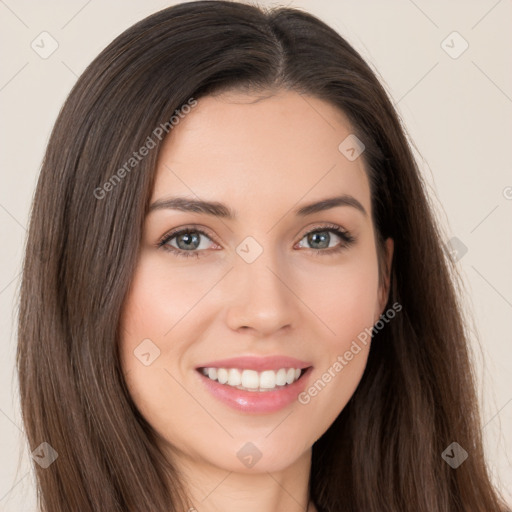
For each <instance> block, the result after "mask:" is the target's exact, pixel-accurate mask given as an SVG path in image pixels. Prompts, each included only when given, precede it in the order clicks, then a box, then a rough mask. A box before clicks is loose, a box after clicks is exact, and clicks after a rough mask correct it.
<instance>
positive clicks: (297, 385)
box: [196, 367, 313, 414]
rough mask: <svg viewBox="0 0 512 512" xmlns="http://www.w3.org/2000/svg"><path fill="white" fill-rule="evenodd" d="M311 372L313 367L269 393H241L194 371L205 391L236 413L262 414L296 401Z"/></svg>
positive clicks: (241, 391)
mask: <svg viewBox="0 0 512 512" xmlns="http://www.w3.org/2000/svg"><path fill="white" fill-rule="evenodd" d="M312 370H313V367H309V368H308V369H307V370H306V371H305V372H304V374H303V375H302V376H301V377H300V379H299V380H297V381H295V382H294V383H293V384H288V385H287V386H285V387H283V388H278V389H275V390H271V391H243V390H241V389H237V388H234V387H232V386H228V385H227V384H220V383H219V382H218V381H216V380H212V379H209V378H208V377H206V376H205V375H203V374H202V373H201V372H200V371H197V370H196V372H197V374H198V375H199V376H200V377H201V380H202V381H203V382H204V385H205V386H206V389H207V390H208V391H209V392H210V393H211V394H212V395H213V396H214V397H215V398H217V399H218V400H220V401H221V402H223V403H225V404H226V405H229V406H230V407H232V408H233V409H236V410H237V411H242V412H246V413H256V414H258V413H259V414H264V413H271V412H276V411H280V410H281V409H284V408H285V407H288V406H289V405H290V404H292V403H293V402H294V401H295V400H297V396H298V395H299V394H300V393H302V392H303V391H304V388H305V387H306V381H307V379H308V377H309V375H310V373H311V371H312Z"/></svg>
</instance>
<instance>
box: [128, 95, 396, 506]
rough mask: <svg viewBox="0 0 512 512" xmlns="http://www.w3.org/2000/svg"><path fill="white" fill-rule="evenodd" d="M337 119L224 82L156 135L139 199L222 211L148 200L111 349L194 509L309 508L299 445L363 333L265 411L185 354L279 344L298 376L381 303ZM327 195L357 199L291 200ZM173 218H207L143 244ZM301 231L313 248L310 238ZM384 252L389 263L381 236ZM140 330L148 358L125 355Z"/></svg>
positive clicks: (306, 465)
mask: <svg viewBox="0 0 512 512" xmlns="http://www.w3.org/2000/svg"><path fill="white" fill-rule="evenodd" d="M306 100H307V101H306ZM351 133H352V129H351V127H350V124H349V122H348V120H347V118H346V117H345V116H344V115H343V114H342V113H341V112H340V111H339V110H338V109H336V108H335V107H333V106H331V105H330V104H328V103H325V102H324V101H322V100H319V99H317V98H314V97H311V96H308V97H302V96H300V95H299V94H297V93H294V92H289V91H277V92H276V93H274V94H271V93H267V94H265V95H261V94H260V95H247V94H243V93H237V92H229V93H224V94H222V95H219V96H215V97H213V96H209V97H205V98H201V99H200V100H199V102H198V105H197V106H196V107H195V108H194V109H193V110H192V111H191V112H190V113H189V114H188V115H187V116H186V117H185V118H184V119H182V120H181V121H180V123H179V124H178V125H177V126H175V128H174V129H173V130H172V132H171V136H170V137H168V138H167V140H166V141H165V142H164V145H163V148H162V151H161V153H160V155H159V161H158V167H157V174H156V182H155V187H154V190H153V195H152V198H151V203H153V202H155V201H158V200H162V199H167V198H169V197H171V196H186V197H187V198H190V199H201V200H207V201H216V202H220V203H223V204H225V205H226V206H228V207H229V208H230V209H232V210H234V211H235V212H236V214H237V216H236V219H234V220H230V219H226V218H220V217H215V216H212V215H208V214H206V213H202V212H188V211H187V212H186V211H178V210H175V209H168V208H159V209H154V210H153V211H151V212H150V213H149V214H148V215H147V218H146V223H145V226H144V234H143V241H142V246H141V250H140V255H139V260H138V264H137V268H136V271H135V275H134V280H133V284H132V287H131V290H130V293H129V295H128V297H127V300H126V303H125V306H124V310H123V317H122V333H123V334H122V339H121V346H120V353H121V359H122V366H123V370H124V372H125V375H126V380H127V384H128V387H129V390H130V393H131V396H132V398H133V400H134V403H135V404H136V406H137V407H138V409H139V410H140V412H141V414H142V415H143V416H144V417H145V419H146V420H147V421H148V422H149V423H150V424H151V425H152V426H153V428H154V429H155V430H156V431H157V432H158V434H159V436H160V438H161V441H160V443H161V447H162V449H163V450H164V451H165V452H166V453H167V454H168V456H169V458H170V459H171V460H172V461H173V462H174V463H175V464H176V466H177V467H178V468H179V469H180V470H181V471H182V472H183V475H184V477H185V479H186V481H187V482H188V486H189V491H190V496H191V498H192V503H191V505H190V506H191V507H194V508H195V509H197V511H198V512H221V511H222V512H235V511H236V512H238V511H239V510H240V507H241V505H242V504H243V510H244V511H245V512H262V511H265V512H278V511H282V510H286V511H290V512H293V511H295V510H296V511H297V512H299V511H305V510H307V511H308V512H316V508H315V507H314V505H313V504H312V503H309V496H308V479H309V473H310V467H311V453H312V445H313V443H314V442H315V441H316V440H317V439H318V438H320V437H321V436H322V434H323V433H324V432H325V431H326V430H327V429H328V428H329V426H330V425H331V424H332V422H333V421H334V420H335V418H336V417H337V416H338V414H339V413H340V411H342V410H343V408H344V407H345V405H346V404H347V402H348V401H349V399H350V397H351V396H352V395H353V393H354V391H355V389H356V388H357V385H358V383H359V381H360V379H361V377H362V375H363V372H364V369H365V366H366V361H367V356H368V351H369V347H370V344H369V343H368V344H367V345H366V346H362V350H360V352H358V353H357V355H355V356H354V357H353V359H351V360H350V362H348V364H346V365H345V366H344V367H343V369H342V371H339V372H337V373H336V374H335V376H334V377H332V378H331V379H330V382H329V383H328V384H327V385H326V386H325V387H324V388H323V389H322V390H321V391H320V392H318V393H317V394H316V395H315V396H312V397H310V398H311V399H310V401H309V402H308V403H306V404H305V403H300V402H299V401H294V402H293V403H292V404H291V405H290V406H287V407H285V408H284V409H282V410H279V411H277V412H272V413H258V414H248V413H246V412H243V411H238V410H235V409H233V408H231V407H229V406H227V405H226V404H224V403H222V402H220V401H219V400H218V399H217V398H216V397H214V396H212V395H211V394H209V392H207V391H206V390H205V387H204V383H203V382H202V379H203V377H201V376H200V375H199V373H198V371H197V370H196V367H197V365H199V364H200V363H201V362H204V361H209V360H215V359H224V358H230V357H235V356H241V355H252V356H267V355H275V354H279V355H286V356H291V357H296V358H298V359H301V360H304V361H308V362H311V365H312V366H313V370H312V373H311V375H310V376H309V381H308V382H309V385H312V384H313V383H314V382H315V381H317V380H318V379H320V378H321V376H322V375H323V374H324V373H325V372H327V371H328V369H329V368H332V366H333V363H334V362H335V361H336V360H337V357H338V356H339V355H343V354H344V353H345V352H346V351H347V350H349V348H350V346H351V344H352V342H353V340H355V339H356V337H357V336H358V334H360V333H361V332H363V331H364V329H365V328H368V329H371V328H372V326H373V325H374V323H375V322H376V321H377V320H378V319H379V317H380V315H381V314H382V313H383V312H384V308H385V304H386V301H387V295H388V288H389V280H388V279H386V285H385V286H383V287H380V286H379V276H378V266H377V249H376V245H375V232H374V225H373V223H372V219H371V202H370V189H369V183H368V179H367V176H366V172H365V169H364V162H363V159H362V158H357V159H355V160H354V161H350V160H349V159H347V158H346V156H345V155H344V154H342V152H340V151H339V150H338V146H339V144H340V143H341V142H342V141H343V140H344V139H345V138H346V137H347V136H348V135H349V134H351ZM342 194H345V195H348V196H351V197H352V198H354V199H356V200H357V201H358V202H359V204H360V205H361V206H362V208H363V209H364V212H362V211H361V210H360V209H358V208H357V207H354V206H353V205H341V206H336V207H333V208H330V209H327V210H323V211H319V212H316V213H313V214H310V215H307V216H300V215H297V214H296V213H294V212H295V210H296V209H298V208H299V207H301V206H304V205H306V204H309V203H312V202H317V201H320V200H323V199H326V198H331V197H333V196H340V195H342ZM332 225H335V226H339V227H340V228H342V230H343V231H344V232H348V233H349V234H350V235H351V236H352V237H353V238H354V241H353V242H351V243H347V242H346V241H345V240H344V239H343V238H342V237H340V236H339V235H337V234H336V233H335V232H333V231H331V227H332ZM186 227H190V228H191V229H192V230H193V229H200V230H202V231H205V232H206V235H202V234H197V235H196V236H197V237H198V238H196V240H199V242H200V243H198V244H197V245H196V247H192V246H191V245H188V246H186V245H184V241H185V242H188V243H189V244H190V238H188V239H187V240H185V239H184V238H183V235H182V236H181V238H180V237H179V236H178V237H176V236H175V237H174V238H172V239H168V240H166V242H165V245H163V246H160V247H159V246H158V242H159V240H160V239H161V238H162V237H164V235H166V234H168V233H169V232H170V231H171V230H173V229H175V228H186ZM313 230H316V231H318V232H320V233H321V234H322V235H323V237H324V238H323V240H324V241H325V244H324V245H323V246H322V245H321V244H320V245H318V244H317V245H313V244H312V240H311V237H308V236H307V235H308V233H309V232H311V231H313ZM196 233H197V232H196ZM249 236H250V237H252V238H253V239H254V240H255V241H256V242H257V244H258V245H259V246H260V247H261V249H262V252H261V254H260V255H259V256H258V257H257V258H256V259H255V260H254V261H253V262H251V263H248V262H247V261H246V260H244V258H242V257H241V256H240V254H239V253H237V250H236V249H237V247H239V246H240V244H241V243H242V242H243V241H244V240H245V239H246V238H247V237H249ZM189 247H192V249H190V248H189ZM336 247H337V248H338V249H339V250H338V251H336V252H335V249H334V248H336ZM166 248H167V249H168V250H166ZM172 249H174V250H175V251H177V252H181V253H185V252H187V253H188V254H190V253H191V252H194V253H195V254H196V255H198V256H197V257H195V256H194V255H192V256H191V257H181V256H178V255H177V253H176V252H172ZM251 250H254V249H251ZM329 250H330V251H331V252H330V253H329V254H328V253H327V252H326V251H329ZM386 250H387V260H388V262H390V261H391V258H392V254H393V242H392V240H390V239H389V240H388V241H387V243H386ZM386 277H387V276H386ZM144 339H150V340H151V342H152V343H153V344H154V345H155V346H156V347H158V350H159V351H160V352H159V356H158V357H157V358H156V359H155V360H154V362H152V363H151V364H150V365H148V366H146V365H144V364H141V362H140V360H139V359H138V358H137V357H134V350H136V348H137V347H138V346H139V344H140V343H141V341H142V340H144ZM331 373H332V370H331ZM248 442H251V443H252V444H253V445H255V446H256V447H258V450H259V451H260V452H261V458H260V459H259V460H258V462H257V463H256V464H255V465H254V466H253V467H251V468H249V467H246V466H245V465H244V464H243V463H242V462H241V460H240V458H239V457H238V456H237V452H238V451H239V450H240V449H241V448H242V447H243V446H244V445H246V443H248ZM192 510H193V509H192Z"/></svg>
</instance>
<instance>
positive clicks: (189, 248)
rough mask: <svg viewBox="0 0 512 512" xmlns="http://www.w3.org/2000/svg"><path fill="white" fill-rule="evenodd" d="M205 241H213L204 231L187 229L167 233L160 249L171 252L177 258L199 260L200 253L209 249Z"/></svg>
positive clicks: (159, 245)
mask: <svg viewBox="0 0 512 512" xmlns="http://www.w3.org/2000/svg"><path fill="white" fill-rule="evenodd" d="M204 239H208V240H210V241H211V238H210V236H209V235H208V234H207V233H205V232H204V231H203V230H201V229H198V228H194V227H187V228H184V229H179V230H176V231H172V232H171V233H166V234H165V235H164V236H163V238H162V239H161V240H160V241H159V242H158V247H161V248H162V249H164V250H166V251H170V252H172V253H174V254H176V256H182V257H185V258H190V257H196V258H197V257H199V256H200V251H202V250H204V249H208V248H209V247H208V243H204Z"/></svg>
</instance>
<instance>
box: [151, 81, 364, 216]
mask: <svg viewBox="0 0 512 512" xmlns="http://www.w3.org/2000/svg"><path fill="white" fill-rule="evenodd" d="M182 116H183V117H182V118H181V119H180V121H179V123H178V124H177V125H175V126H174V128H173V129H172V131H171V132H170V134H169V135H168V136H167V138H166V139H165V141H164V143H163V146H162V148H161V151H160V155H159V159H158V165H157V174H156V181H155V188H154V192H153V198H152V199H153V200H155V199H159V198H162V197H165V196H166V195H188V196H198V197H200V198H201V199H212V200H220V201H223V202H226V203H228V204H231V205H233V208H234V209H236V210H239V209H244V208H245V209H248V208H258V205H259V206H260V207H261V205H262V204H267V203H269V202H276V204H281V205H283V206H286V205H288V206H289V207H291V206H292V205H294V204H296V203H297V202H298V201H299V200H300V199H301V198H303V199H304V200H305V201H307V202H309V201H310V200H314V199H316V198H323V197H326V196H327V195H329V196H332V195H335V193H346V194H351V195H353V196H355V197H356V198H357V199H358V200H359V201H360V202H361V203H362V204H363V206H364V207H365V209H366V210H367V211H368V212H369V211H370V196H369V186H368V180H367V176H366V172H365V168H364V162H363V159H362V158H357V159H355V160H353V161H351V160H349V159H347V157H346V156H345V155H344V154H343V153H342V152H341V151H340V150H339V145H340V143H342V141H344V140H345V139H346V138H347V137H348V136H349V135H351V134H352V133H353V130H352V128H351V126H350V123H349V121H348V119H347V117H346V116H345V115H344V113H343V112H341V111H340V110H339V109H338V108H336V107H335V106H333V105H331V104H329V103H327V102H325V101H323V100H320V99H318V98H315V97H312V96H305V95H300V94H298V93H296V92H292V91H279V92H277V93H274V94H270V93H266V94H260V95H255V94H251V95H248V94H245V93H238V92H228V93H224V94H222V95H218V96H206V97H203V98H200V99H199V100H198V104H197V106H196V107H194V108H193V109H192V110H191V111H190V112H189V113H188V114H186V115H184V114H182Z"/></svg>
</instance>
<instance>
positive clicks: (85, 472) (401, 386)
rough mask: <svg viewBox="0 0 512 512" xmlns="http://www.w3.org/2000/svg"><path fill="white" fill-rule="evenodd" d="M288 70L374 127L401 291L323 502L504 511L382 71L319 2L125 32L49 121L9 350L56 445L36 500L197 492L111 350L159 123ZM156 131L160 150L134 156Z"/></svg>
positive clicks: (375, 157)
mask: <svg viewBox="0 0 512 512" xmlns="http://www.w3.org/2000/svg"><path fill="white" fill-rule="evenodd" d="M278 88H285V89H290V90H295V91H297V92H299V93H301V94H305V95H313V96H316V97H318V98H320V99H323V100H325V101H327V102H329V103H331V104H333V105H335V106H337V107H339V108H340V109H341V110H342V111H343V112H345V114H346V115H347V116H348V117H349V119H350V121H351V123H352V126H353V127H354V129H355V132H356V133H357V136H358V137H359V138H360V139H361V140H362V141H363V143H364V144H365V147H366V149H365V152H364V154H363V157H364V161H365V166H366V170H367V173H368V177H369V180H370V184H371V195H372V215H373V221H374V223H375V226H376V230H377V233H378V240H377V242H378V250H379V253H380V254H381V255H382V254H383V252H382V251H383V247H382V243H383V240H385V239H386V238H387V237H391V238H393V239H394V242H395V252H394V261H393V265H392V269H391V291H390V295H389V304H394V303H395V302H398V303H399V304H401V305H402V311H401V312H400V314H399V315H397V316H396V318H395V319H394V320H393V321H392V322H389V323H388V324H387V325H386V326H385V327H384V328H383V329H381V330H380V331H379V332H376V333H374V335H373V343H372V345H371V350H370V354H369V359H368V363H367V367H366V370H365V373H364V375H363V378H362V380H361V382H360V384H359V387H358V388H357V390H356V392H355V393H354V395H353V396H352V398H351V400H350V401H349V403H348V404H347V406H346V407H345V408H344V410H343V411H342V412H341V413H340V415H339V416H338V417H337V419H336V420H335V421H334V423H333V424H332V425H331V426H330V428H329V429H328V430H327V432H325V434H324V435H323V436H322V437H321V438H320V439H319V440H318V441H317V442H316V443H315V444H314V446H313V458H312V469H311V476H310V493H311V498H312V499H313V500H314V502H315V503H316V505H317V507H318V508H319V509H320V510H323V511H328V512H338V511H354V512H355V511H361V510H364V511H366V512H384V511H390V512H391V511H393V512H398V511H400V512H402V511H404V510H414V511H415V512H433V511H437V512H455V511H464V512H491V511H496V512H497V511H499V510H501V509H504V507H505V505H504V502H503V501H502V498H501V497H500V496H499V493H498V491H497V490H496V489H495V488H493V485H492V483H491V479H490V476H489V473H488V470H487V468H486V463H485V460H484V454H483V449H482V437H481V430H480V425H481V424H480V419H479V410H478V404H477V396H476V393H475V382H474V376H473V369H472V364H471V360H470V354H469V351H468V334H467V332H466V330H465V327H464V320H463V317H462V313H461V305H460V303H459V298H458V294H457V288H456V283H455V281H454V277H453V272H452V271H453V268H452V267H453V265H452V263H451V262H450V260H449V259H448V256H447V255H446V254H445V252H444V250H443V243H442V237H441V234H440V230H439V228H438V227H437V225H436V221H435V217H434V214H433V211H432V208H431V206H430V205H429V200H428V197H427V195H426V192H425V186H424V184H423V182H422V179H421V176H420V173H419V171H418V168H417V165H416V163H415V161H414V158H413V155H412V153H411V150H410V147H409V145H408V142H407V138H406V135H405V133H404V131H403V129H402V127H401V123H400V121H399V119H398V117H397V114H396V112H395V110H394V108H393V106H392V103H391V102H390V100H389V98H388V96H387V95H386V93H385V91H384V89H383V87H382V86H381V85H380V83H379V81H378V80H377V78H376V77H375V75H374V73H373V72H372V71H371V70H370V68H369V66H368V65H367V64H366V63H365V62H364V61H363V59H362V58H361V57H360V56H359V54H358V53H357V52H356V51H355V50H354V49H353V48H352V47H351V46H350V45H349V44H348V43H347V41H345V40H344V39H343V38H342V37H341V36H340V35H338V34H337V33H336V32H335V31H334V30H332V29H331V28H329V27H328V26H327V25H326V24H324V23H323V22H322V21H320V20H319V19H317V18H315V17H314V16H312V15H310V14H307V13H305V12H302V11H299V10H296V9H289V8H276V9H272V10H265V9H262V8H258V7H255V6H250V5H244V4H239V3H232V2H225V1H212V2H208V1H206V2H204V1H202V2H190V3H183V4H179V5H176V6H173V7H170V8H167V9H164V10H162V11H160V12H157V13H156V14H154V15H152V16H149V17H148V18H146V19H144V20H142V21H141V22H139V23H137V24H136V25H134V26H132V27H130V28H129V29H128V30H126V31H125V32H124V33H122V34H121V35H120V36H119V37H117V38H116V39H115V40H114V41H113V42H112V43H111V44H110V45H109V46H108V47H107V48H105V49H104V50H103V51H102V52H101V53H100V55H99V56H98V57H97V58H96V59H95V60H94V61H93V62H92V63H91V64H90V65H89V67H88V68H87V69H86V70H85V72H84V73H83V74H82V76H81V77H80V78H79V79H78V81H77V83H76V85H75V86H74V88H73V90H72V91H71V93H70V95H69V97H68V99H67V101H66V102H65V105H64V106H63V108H62V110H61V112H60V114H59V117H58V119H57V121H56V123H55V126H54V129H53V132H52V134H51V138H50V141H49V144H48V148H47V151H46V154H45V157H44V162H43V166H42V170H41V174H40V177H39V181H38V185H37V190H36V194H35V198H34V203H33V209H32V213H31V219H30V229H29V234H28V239H27V247H26V256H25V261H24V268H23V280H22V287H21V295H20V310H19V341H18V352H17V369H18V375H19V384H20V395H21V408H22V417H23V422H24V425H25V429H26V435H27V438H28V442H29V444H30V448H31V450H34V449H35V448H36V447H38V446H39V445H40V444H41V443H43V442H46V443H48V444H49V445H50V446H51V447H52V448H53V449H54V450H55V451H56V452H57V453H58V458H57V459H56V460H55V462H53V464H51V465H50V466H49V467H48V468H46V469H43V468H42V467H40V466H39V465H38V464H34V467H35V470H36V476H37V485H38V497H39V506H40V510H41V511H43V512H68V511H69V510H76V511H80V512H93V511H96V512H97V511H100V510H101V511H108V512H116V511H119V512H121V511H122V512H128V511H131V512H135V511H151V512H169V511H177V510H181V511H183V510H187V509H188V507H189V506H190V505H188V504H187V496H186V493H185V491H184V487H183V486H182V485H181V483H180V482H181V480H180V474H179V471H178V468H176V467H173V465H172V464H171V462H170V461H168V460H166V459H165V457H164V456H163V454H162V453H161V452H160V451H159V450H158V449H157V444H156V442H155V432H154V431H153V429H152V428H151V426H150V425H149V424H148V423H147V422H146V421H145V419H144V418H143V417H142V415H141V414H140V413H139V412H138V410H137V409H136V407H135V406H134V404H133V402H132V400H131V399H130V396H129V393H128V391H127V387H126V385H125V382H124V379H123V375H122V371H121V368H120V363H119V357H118V349H117V346H118V343H117V341H118V338H119V325H118V321H119V318H120V314H121V311H122V307H123V301H124V299H125V296H126V293H127V290H128V287H129V285H130V282H131V278H132V275H133V272H134V268H135V265H136V261H137V255H138V247H139V242H140V239H141V233H142V228H143V221H144V217H145V213H146V209H147V207H148V201H149V197H150V194H151V190H152V186H153V181H154V172H155V167H156V159H157V156H158V151H159V148H160V145H161V139H163V137H161V139H160V138H158V137H155V136H154V131H155V129H156V128H157V127H159V126H166V128H167V129H166V130H165V133H167V132H169V134H170V135H169V136H172V130H171V129H170V126H169V120H170V119H171V117H172V116H173V115H176V110H178V111H179V109H180V108H182V106H183V105H185V104H187V103H188V102H190V101H191V99H192V98H193V99H196V100H197V99H199V98H201V97H202V96H205V95H207V94H211V93H213V92H218V91H220V90H228V89H244V90H277V89H278ZM165 123H168V124H167V125H166V124H165ZM152 134H153V135H152ZM149 136H151V137H152V140H153V141H154V143H155V146H156V148H155V149H151V150H150V151H149V152H148V154H147V156H145V157H144V158H141V159H140V160H139V159H137V162H136V163H134V162H133V161H131V160H130V159H131V158H133V153H134V152H136V151H137V150H138V149H139V148H141V147H143V146H144V145H146V144H147V143H148V137H149ZM127 162H130V164H129V166H126V163H127ZM123 166H124V169H125V171H126V172H124V173H123V172H119V169H120V168H123ZM114 175H116V176H117V178H119V179H117V178H116V179H113V176H114ZM105 184H110V185H105ZM452 442H457V443H458V444H459V445H460V446H461V447H462V448H463V449H464V450H465V451H466V452H467V453H468V458H467V459H466V460H465V461H464V462H463V463H462V464H461V465H460V466H459V467H457V468H456V469H454V468H452V467H451V466H450V465H449V464H448V463H447V462H446V461H445V460H443V458H442V456H441V455H442V453H443V452H444V451H445V449H446V448H447V447H449V445H450V444H451V443H452Z"/></svg>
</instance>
